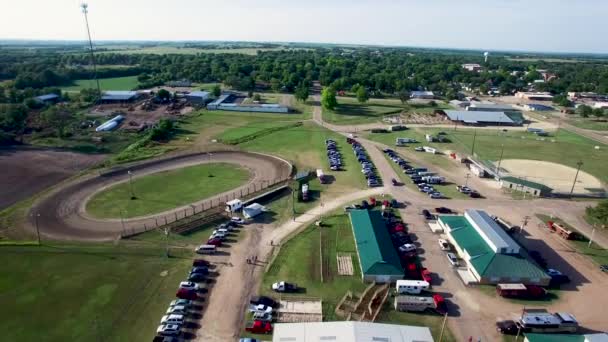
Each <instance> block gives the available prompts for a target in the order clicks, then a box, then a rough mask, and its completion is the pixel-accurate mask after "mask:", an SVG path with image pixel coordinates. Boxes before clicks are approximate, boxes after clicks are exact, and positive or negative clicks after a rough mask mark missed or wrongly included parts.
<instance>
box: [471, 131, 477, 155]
mask: <svg viewBox="0 0 608 342" xmlns="http://www.w3.org/2000/svg"><path fill="white" fill-rule="evenodd" d="M476 139H477V130H475V131H474V132H473V145H471V156H472V157H474V156H475V140H476Z"/></svg>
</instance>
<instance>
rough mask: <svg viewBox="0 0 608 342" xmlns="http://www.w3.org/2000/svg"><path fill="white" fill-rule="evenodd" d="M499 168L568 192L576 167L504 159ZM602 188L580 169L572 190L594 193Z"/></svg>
mask: <svg viewBox="0 0 608 342" xmlns="http://www.w3.org/2000/svg"><path fill="white" fill-rule="evenodd" d="M500 167H501V169H504V170H505V171H507V172H509V173H510V174H511V175H512V176H515V177H525V179H527V180H530V181H533V182H538V183H541V184H545V185H547V186H549V187H551V188H553V189H555V190H556V191H557V192H570V189H571V188H572V181H573V180H574V176H575V175H576V169H575V168H572V167H569V166H566V165H561V164H556V163H551V162H546V161H538V160H524V159H506V160H503V161H502V162H501V163H500ZM598 190H602V183H601V182H600V181H599V180H598V179H597V178H595V177H594V176H592V175H590V174H589V173H587V172H584V171H580V172H579V174H578V177H577V180H576V185H575V186H574V191H575V192H576V193H580V194H586V193H596V192H597V191H598Z"/></svg>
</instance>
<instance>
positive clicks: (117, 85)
mask: <svg viewBox="0 0 608 342" xmlns="http://www.w3.org/2000/svg"><path fill="white" fill-rule="evenodd" d="M138 84H139V82H138V81H137V76H127V77H112V78H100V79H99V86H100V87H101V90H133V89H135V88H137V86H138ZM86 88H93V89H97V83H96V82H95V81H94V80H76V81H75V82H74V85H72V86H68V87H61V91H67V92H79V91H80V90H82V89H86Z"/></svg>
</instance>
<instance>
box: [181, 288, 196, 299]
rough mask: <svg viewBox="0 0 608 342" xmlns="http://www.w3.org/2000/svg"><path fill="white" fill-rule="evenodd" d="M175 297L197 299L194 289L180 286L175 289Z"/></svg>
mask: <svg viewBox="0 0 608 342" xmlns="http://www.w3.org/2000/svg"><path fill="white" fill-rule="evenodd" d="M175 297H177V298H179V299H189V300H197V299H198V294H196V291H194V290H188V289H181V288H180V289H179V290H177V293H176V294H175Z"/></svg>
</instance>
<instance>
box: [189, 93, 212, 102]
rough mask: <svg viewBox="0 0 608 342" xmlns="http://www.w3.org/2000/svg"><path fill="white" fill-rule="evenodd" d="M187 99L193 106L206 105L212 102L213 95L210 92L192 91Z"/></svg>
mask: <svg viewBox="0 0 608 342" xmlns="http://www.w3.org/2000/svg"><path fill="white" fill-rule="evenodd" d="M186 99H187V100H188V101H190V103H193V104H200V105H205V104H206V103H207V102H209V101H210V100H211V93H210V92H208V91H192V92H189V93H188V94H186Z"/></svg>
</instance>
